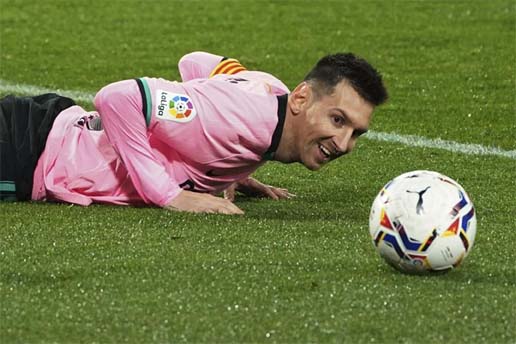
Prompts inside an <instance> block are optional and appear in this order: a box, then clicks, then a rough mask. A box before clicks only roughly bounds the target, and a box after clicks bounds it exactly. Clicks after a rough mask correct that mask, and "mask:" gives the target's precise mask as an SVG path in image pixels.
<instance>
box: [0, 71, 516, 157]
mask: <svg viewBox="0 0 516 344" xmlns="http://www.w3.org/2000/svg"><path fill="white" fill-rule="evenodd" d="M0 92H4V93H5V92H12V93H16V94H23V95H36V94H41V93H51V92H56V93H58V94H60V95H63V96H66V97H70V98H72V99H74V100H76V101H81V102H91V101H93V97H94V94H91V93H86V92H81V91H73V90H60V89H57V90H52V89H49V88H44V87H39V86H34V85H25V84H16V83H12V82H9V81H5V80H0ZM365 137H366V138H367V139H370V140H375V141H384V142H392V143H400V144H403V145H407V146H411V147H423V148H434V149H442V150H447V151H450V152H455V153H462V154H469V155H491V156H499V157H504V158H509V159H513V160H516V150H503V149H500V148H498V147H488V146H483V145H480V144H472V143H459V142H455V141H447V140H442V139H430V138H426V137H423V136H418V135H400V134H396V133H386V132H380V131H372V130H371V131H369V132H368V133H367V134H366V135H365Z"/></svg>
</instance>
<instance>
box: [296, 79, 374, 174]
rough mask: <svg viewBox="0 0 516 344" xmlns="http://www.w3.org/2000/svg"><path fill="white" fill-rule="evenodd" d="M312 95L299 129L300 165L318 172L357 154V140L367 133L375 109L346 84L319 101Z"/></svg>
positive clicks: (341, 84)
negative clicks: (324, 166) (351, 153)
mask: <svg viewBox="0 0 516 344" xmlns="http://www.w3.org/2000/svg"><path fill="white" fill-rule="evenodd" d="M307 87H311V86H310V85H307ZM309 93H311V96H309V97H308V101H307V102H306V103H305V104H304V105H303V106H302V107H301V108H300V115H301V116H303V117H304V120H303V121H301V123H300V124H301V125H300V126H299V127H298V135H297V142H296V146H297V149H298V153H299V160H300V162H301V163H302V164H303V165H305V166H306V167H307V168H309V169H310V170H318V169H319V168H321V166H323V165H324V164H326V163H328V162H329V161H331V160H334V159H336V158H338V157H340V156H342V155H344V154H347V153H349V152H351V151H352V150H353V147H354V146H355V142H356V140H357V138H358V137H359V136H360V135H362V134H363V133H365V132H367V129H368V127H369V122H370V121H371V116H372V113H373V110H374V107H373V105H371V104H370V103H368V102H367V101H365V100H364V99H363V98H362V97H361V96H360V95H359V94H358V93H357V92H356V91H355V90H354V89H353V87H351V86H350V85H349V84H348V83H347V82H345V81H343V82H341V83H340V84H338V85H337V86H336V87H335V91H334V92H333V94H330V95H321V96H318V97H317V96H315V94H314V93H313V92H312V91H311V90H309ZM303 122H304V123H303Z"/></svg>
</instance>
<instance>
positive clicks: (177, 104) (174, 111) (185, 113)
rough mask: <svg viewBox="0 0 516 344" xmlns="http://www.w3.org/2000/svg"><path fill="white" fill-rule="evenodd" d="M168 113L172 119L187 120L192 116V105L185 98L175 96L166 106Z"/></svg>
mask: <svg viewBox="0 0 516 344" xmlns="http://www.w3.org/2000/svg"><path fill="white" fill-rule="evenodd" d="M168 107H169V110H168V112H169V113H170V115H171V116H172V117H174V118H178V119H179V118H188V117H189V116H190V115H191V114H192V109H193V104H192V102H191V101H190V99H188V98H187V97H181V96H175V97H174V98H172V100H171V101H170V103H169V104H168Z"/></svg>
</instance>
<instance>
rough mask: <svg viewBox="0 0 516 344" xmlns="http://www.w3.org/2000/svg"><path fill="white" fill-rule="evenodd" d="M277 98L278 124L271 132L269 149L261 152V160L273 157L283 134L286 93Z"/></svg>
mask: <svg viewBox="0 0 516 344" xmlns="http://www.w3.org/2000/svg"><path fill="white" fill-rule="evenodd" d="M277 98H278V124H277V125H276V129H274V133H273V134H272V140H271V145H270V146H269V149H267V151H266V152H265V153H264V154H263V156H262V158H263V160H272V159H274V154H275V153H276V150H277V149H278V146H279V143H280V139H281V134H283V126H284V125H285V115H286V113H287V100H288V94H283V95H281V96H277Z"/></svg>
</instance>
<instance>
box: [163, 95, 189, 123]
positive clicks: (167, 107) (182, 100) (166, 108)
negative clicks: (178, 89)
mask: <svg viewBox="0 0 516 344" xmlns="http://www.w3.org/2000/svg"><path fill="white" fill-rule="evenodd" d="M156 104H159V105H158V107H157V110H156V116H157V117H158V118H159V119H166V120H168V121H174V122H180V123H185V122H190V121H191V120H192V119H193V118H194V117H195V116H196V115H197V111H196V110H195V108H194V106H193V104H192V101H191V100H190V98H188V96H187V95H185V94H178V93H169V92H167V91H163V90H158V92H157V93H156Z"/></svg>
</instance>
